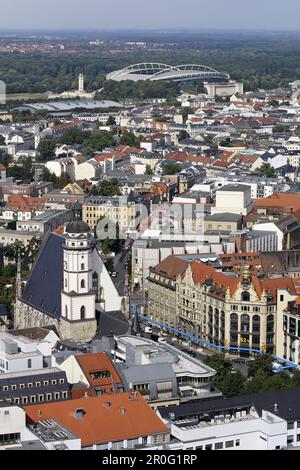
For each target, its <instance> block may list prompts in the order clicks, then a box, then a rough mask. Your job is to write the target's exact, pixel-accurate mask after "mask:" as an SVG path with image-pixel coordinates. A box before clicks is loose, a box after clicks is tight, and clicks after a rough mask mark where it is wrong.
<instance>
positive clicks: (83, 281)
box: [81, 279, 85, 289]
mask: <svg viewBox="0 0 300 470" xmlns="http://www.w3.org/2000/svg"><path fill="white" fill-rule="evenodd" d="M84 288H85V280H84V279H82V281H81V289H84Z"/></svg>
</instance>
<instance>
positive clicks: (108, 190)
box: [92, 178, 122, 196]
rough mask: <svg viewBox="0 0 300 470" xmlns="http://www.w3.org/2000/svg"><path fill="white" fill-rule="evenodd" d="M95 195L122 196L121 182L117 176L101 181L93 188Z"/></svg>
mask: <svg viewBox="0 0 300 470" xmlns="http://www.w3.org/2000/svg"><path fill="white" fill-rule="evenodd" d="M92 194H93V195H94V196H121V195H122V193H121V189H120V183H119V181H118V180H117V178H112V179H111V180H104V181H101V183H99V184H98V185H97V186H96V187H94V188H93V189H92Z"/></svg>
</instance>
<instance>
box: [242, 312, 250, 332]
mask: <svg viewBox="0 0 300 470" xmlns="http://www.w3.org/2000/svg"><path fill="white" fill-rule="evenodd" d="M249 329H250V317H249V315H242V316H241V331H242V332H243V333H248V332H249Z"/></svg>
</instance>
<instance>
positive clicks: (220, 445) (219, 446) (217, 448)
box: [215, 442, 224, 450]
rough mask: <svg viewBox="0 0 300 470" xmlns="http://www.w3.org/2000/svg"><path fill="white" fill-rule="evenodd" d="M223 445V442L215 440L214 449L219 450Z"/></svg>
mask: <svg viewBox="0 0 300 470" xmlns="http://www.w3.org/2000/svg"><path fill="white" fill-rule="evenodd" d="M223 445H224V444H223V442H217V443H216V444H215V450H221V449H223Z"/></svg>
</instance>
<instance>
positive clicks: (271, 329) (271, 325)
mask: <svg viewBox="0 0 300 470" xmlns="http://www.w3.org/2000/svg"><path fill="white" fill-rule="evenodd" d="M273 332H274V315H268V316H267V333H273Z"/></svg>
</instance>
